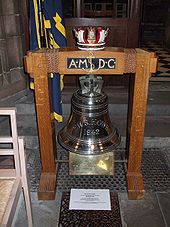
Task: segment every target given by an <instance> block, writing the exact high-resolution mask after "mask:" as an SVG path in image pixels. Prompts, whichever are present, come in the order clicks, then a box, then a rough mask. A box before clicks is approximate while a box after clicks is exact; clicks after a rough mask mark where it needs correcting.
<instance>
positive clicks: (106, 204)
mask: <svg viewBox="0 0 170 227" xmlns="http://www.w3.org/2000/svg"><path fill="white" fill-rule="evenodd" d="M69 210H111V203H110V192H109V189H71V194H70V203H69Z"/></svg>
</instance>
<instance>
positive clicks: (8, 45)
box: [0, 0, 26, 99]
mask: <svg viewBox="0 0 170 227" xmlns="http://www.w3.org/2000/svg"><path fill="white" fill-rule="evenodd" d="M23 1H25V0H0V99H2V98H5V97H7V96H11V95H13V94H15V93H17V92H18V91H21V90H23V89H25V84H26V83H25V81H26V79H25V78H26V77H25V75H24V71H23V55H24V54H25V53H24V50H25V31H24V10H23V5H24V4H23Z"/></svg>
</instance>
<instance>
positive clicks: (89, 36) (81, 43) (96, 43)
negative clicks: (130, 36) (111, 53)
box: [73, 26, 109, 50]
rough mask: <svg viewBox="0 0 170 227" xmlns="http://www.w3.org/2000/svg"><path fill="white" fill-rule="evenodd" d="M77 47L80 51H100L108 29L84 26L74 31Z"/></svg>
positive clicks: (103, 46)
mask: <svg viewBox="0 0 170 227" xmlns="http://www.w3.org/2000/svg"><path fill="white" fill-rule="evenodd" d="M73 31H74V33H75V36H76V38H77V45H78V48H79V49H80V50H102V49H104V48H105V44H106V43H105V39H106V37H107V34H108V31H109V28H104V27H93V26H85V27H78V28H75V29H74V30H73Z"/></svg>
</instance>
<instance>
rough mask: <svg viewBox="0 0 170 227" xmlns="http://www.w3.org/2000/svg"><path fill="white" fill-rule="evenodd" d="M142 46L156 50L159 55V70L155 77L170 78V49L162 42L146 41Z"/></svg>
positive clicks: (149, 49)
mask: <svg viewBox="0 0 170 227" xmlns="http://www.w3.org/2000/svg"><path fill="white" fill-rule="evenodd" d="M141 48H142V49H145V50H148V51H153V52H156V54H157V56H158V71H157V72H156V73H155V74H154V75H153V77H158V78H161V77H164V78H165V77H166V78H167V79H169V80H170V50H168V49H166V48H164V47H163V44H162V43H160V42H145V43H144V44H142V45H141Z"/></svg>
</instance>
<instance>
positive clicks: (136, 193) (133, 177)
mask: <svg viewBox="0 0 170 227" xmlns="http://www.w3.org/2000/svg"><path fill="white" fill-rule="evenodd" d="M127 183H128V198H129V199H131V200H136V199H137V200H139V199H143V198H144V193H145V190H144V184H143V177H142V174H136V173H128V174H127Z"/></svg>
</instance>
